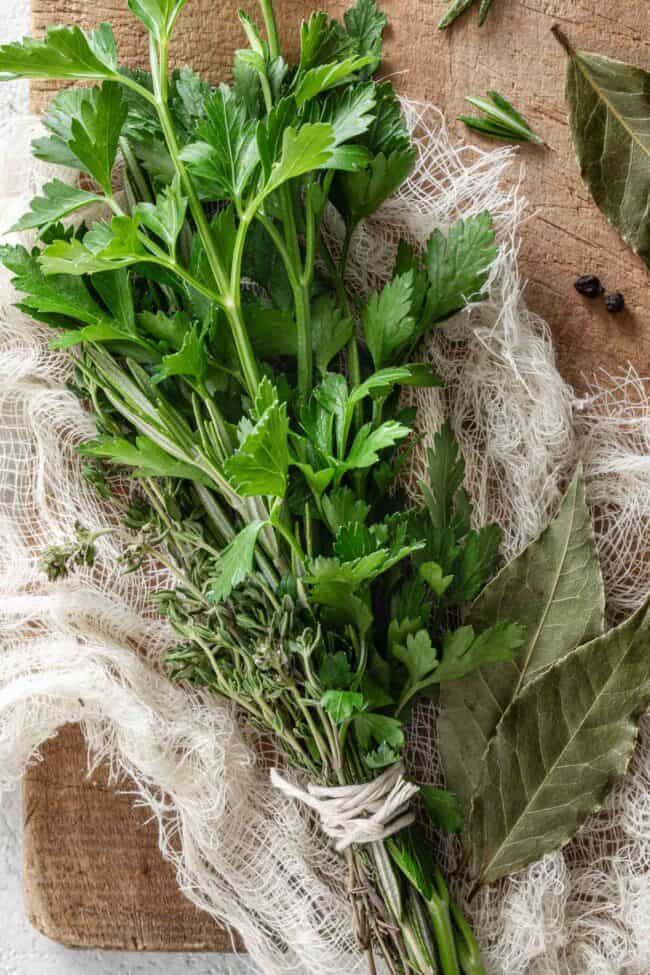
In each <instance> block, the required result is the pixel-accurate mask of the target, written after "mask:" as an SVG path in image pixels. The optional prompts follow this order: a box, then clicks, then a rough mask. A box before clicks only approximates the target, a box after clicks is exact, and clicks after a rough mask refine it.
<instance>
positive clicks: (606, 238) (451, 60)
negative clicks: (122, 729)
mask: <svg viewBox="0 0 650 975" xmlns="http://www.w3.org/2000/svg"><path fill="white" fill-rule="evenodd" d="M380 3H381V6H382V7H383V9H384V10H385V11H386V13H387V14H388V17H389V21H390V30H389V32H388V34H387V42H386V50H387V64H386V67H385V73H386V74H389V73H394V80H395V83H396V85H397V87H398V89H399V90H400V91H402V92H404V93H405V94H408V95H409V96H411V97H415V98H420V99H427V100H430V101H432V102H433V103H435V104H437V105H438V106H440V108H441V109H442V110H443V111H444V112H445V114H446V115H447V117H448V119H449V120H451V121H450V124H451V128H452V131H453V132H454V134H455V135H458V137H459V138H462V137H464V136H465V133H464V131H463V127H462V126H461V125H460V124H459V123H456V122H454V121H453V119H455V116H456V115H457V114H458V113H459V112H460V111H461V110H463V97H464V95H466V94H484V93H485V92H486V91H487V90H488V89H492V88H495V89H497V90H498V91H500V92H501V93H502V94H504V95H505V96H506V97H508V98H510V99H511V100H512V101H513V102H514V104H515V105H516V106H517V107H518V108H519V109H520V110H521V111H522V112H523V113H524V114H525V115H526V116H527V117H528V118H529V120H530V122H531V124H532V125H533V127H534V128H535V129H536V130H537V131H538V132H540V134H542V135H543V137H544V138H545V140H546V142H547V143H548V146H549V147H550V148H548V149H539V148H535V147H524V148H523V149H522V150H521V159H522V161H523V162H524V164H525V167H526V174H525V178H524V191H525V193H526V195H527V197H528V199H529V201H530V209H529V218H528V221H527V222H526V223H525V225H524V226H523V228H522V245H521V255H520V270H521V275H522V278H523V279H524V280H526V281H527V282H528V288H527V300H528V304H529V306H530V307H531V308H532V309H533V310H534V311H536V312H538V313H539V314H540V315H541V316H542V317H544V318H545V319H546V320H547V321H548V322H549V323H550V325H551V328H552V330H553V335H554V339H555V343H556V348H557V354H558V362H559V365H560V368H561V370H562V372H563V373H564V375H565V376H566V377H567V379H569V380H570V381H571V382H572V383H574V385H575V386H576V387H578V388H584V384H585V378H586V379H589V377H591V376H592V375H593V374H594V373H595V372H596V371H598V370H599V369H601V368H605V369H607V370H608V371H610V372H616V371H618V370H622V369H624V368H625V367H626V364H627V363H628V361H631V362H632V363H633V364H634V365H635V366H636V367H637V369H638V370H639V371H640V372H641V373H642V374H644V375H650V289H649V288H648V272H647V269H646V267H645V265H644V264H643V262H642V261H641V260H640V259H639V258H637V257H636V256H635V255H634V254H633V253H632V252H631V251H630V250H629V249H628V248H627V247H626V246H625V244H623V243H622V241H621V240H620V238H619V237H618V235H617V233H616V232H615V231H614V230H613V228H611V227H610V226H609V225H608V223H607V222H606V220H605V219H604V217H603V216H602V215H601V214H600V212H599V211H598V210H597V208H596V206H595V204H594V203H593V201H592V200H591V198H590V196H589V193H588V192H587V190H586V189H585V187H584V186H583V184H582V182H581V180H580V176H579V173H578V169H577V165H576V162H575V158H574V154H573V150H572V148H571V143H570V135H569V131H568V126H567V119H566V110H565V106H564V99H563V75H564V60H565V59H564V54H563V52H562V51H561V50H560V48H559V47H558V45H557V43H556V41H555V40H554V39H553V37H552V36H551V33H550V27H551V25H552V24H553V23H554V22H558V23H560V24H561V26H562V27H563V28H564V30H565V31H566V32H567V33H568V34H569V35H570V37H571V39H572V40H573V42H574V43H575V45H576V46H577V47H580V48H584V49H587V50H594V51H599V52H601V53H604V54H608V55H610V56H612V57H617V58H620V59H622V60H627V61H631V62H635V63H637V64H639V65H641V66H642V67H644V68H646V69H650V22H649V17H648V2H647V0H616V3H615V4H612V2H611V0H494V4H493V8H492V12H491V13H490V16H489V18H488V22H487V23H486V25H485V26H484V27H483V28H482V29H481V30H479V29H478V28H477V25H476V15H475V12H472V13H470V14H469V15H468V16H466V17H465V18H464V20H463V21H462V22H459V23H457V24H456V26H455V27H454V28H453V29H452V30H451V31H447V32H444V33H441V32H438V31H437V30H436V24H437V21H438V19H439V17H440V15H441V12H442V11H443V10H444V5H443V4H442V0H383V2H381V0H380ZM347 5H348V4H344V3H341V2H340V0H335V2H329V3H320V4H314V3H313V2H308V0H276V9H277V14H278V20H279V23H280V25H281V33H282V34H283V35H284V37H286V38H291V39H292V43H293V47H294V52H295V37H296V28H297V26H298V24H299V22H300V20H301V19H303V18H304V17H305V16H306V15H308V14H309V13H310V12H311V10H312V9H314V6H320V7H323V8H325V9H327V10H328V11H329V12H330V13H331V14H332V15H335V16H339V15H340V14H341V12H342V10H344V9H345V7H346V6H347ZM239 6H240V0H225V2H222V3H215V2H214V0H189V3H188V6H187V7H186V9H185V10H184V12H183V14H182V15H181V18H180V20H179V25H178V31H177V37H176V41H175V46H174V52H173V55H174V59H175V62H176V63H177V64H183V63H188V64H191V65H192V66H193V67H195V68H197V69H198V70H200V71H202V72H203V73H204V74H205V75H206V76H207V77H209V78H210V79H211V80H212V81H218V80H222V79H224V78H227V77H228V73H229V66H230V63H231V58H232V52H233V51H234V50H235V49H236V48H237V47H239V46H242V45H243V43H244V42H243V37H242V34H241V31H240V29H239V27H238V23H237V19H236V10H237V8H238V7H239ZM246 6H247V7H248V8H250V9H251V10H252V9H253V7H254V4H252V3H247V4H246ZM614 7H615V8H616V9H615V16H614V15H613V14H614ZM32 9H33V21H34V28H35V30H36V31H41V30H42V29H43V28H44V27H45V26H46V25H47V24H52V23H65V24H70V23H79V24H81V25H82V26H84V27H91V26H95V25H96V24H98V23H99V22H100V21H102V20H108V21H110V22H111V23H112V24H113V26H114V28H115V32H116V35H117V38H118V42H119V46H120V51H121V53H122V56H123V59H124V61H125V62H126V63H129V64H132V65H143V64H144V59H145V45H144V43H143V32H142V31H140V30H139V29H138V27H137V25H136V22H135V21H134V20H133V18H132V16H131V15H130V14H129V13H128V11H127V9H126V0H32ZM32 91H33V95H32V97H33V105H34V107H35V108H36V109H40V108H42V106H43V105H44V103H45V102H46V100H47V98H48V97H49V95H50V94H51V88H49V87H48V86H46V85H34V87H33V89H32ZM483 145H484V146H485V147H487V146H489V145H492V144H491V143H483ZM513 178H515V176H514V174H513ZM584 273H595V274H599V275H600V276H601V278H602V279H603V281H604V282H605V284H606V286H607V288H608V289H609V290H612V291H617V290H618V291H622V292H623V293H624V294H625V297H626V301H627V309H628V310H627V311H626V313H625V314H624V315H620V316H617V317H614V316H610V315H608V314H607V313H606V312H605V311H604V309H603V307H602V305H601V304H600V303H593V302H591V303H590V302H588V301H587V300H585V299H582V298H580V297H579V296H578V295H577V294H576V292H575V290H574V289H573V281H574V280H575V278H576V277H577V276H578V275H580V274H584ZM85 764H86V763H85V753H84V749H83V745H82V742H81V739H80V737H79V735H78V733H77V732H76V731H74V730H73V729H66V730H65V732H64V733H62V734H61V735H59V737H58V739H56V740H55V741H53V742H51V743H50V744H49V745H48V746H47V747H46V748H45V749H44V761H43V762H42V763H40V764H38V765H36V766H35V767H34V768H33V769H32V770H30V772H29V773H28V774H27V777H26V780H25V892H26V904H27V911H28V913H29V916H30V918H31V920H32V921H33V922H34V923H35V924H36V926H37V927H39V928H40V929H41V930H42V931H44V932H45V933H46V934H48V935H49V936H50V937H52V938H54V939H56V940H58V941H61V942H63V943H64V944H68V945H83V946H98V947H107V948H108V947H110V948H117V947H119V948H137V949H149V950H152V949H164V950H199V949H203V948H211V949H213V950H223V949H224V948H226V947H227V945H228V943H229V942H228V941H227V939H226V938H225V936H224V934H223V932H221V931H219V930H218V929H217V928H216V927H215V925H214V924H213V923H212V922H211V921H209V920H208V919H207V918H206V917H205V916H202V915H199V914H198V912H196V911H195V910H194V909H193V908H192V907H191V906H190V905H189V904H188V903H187V902H186V901H184V900H183V899H182V898H181V896H180V894H178V892H177V891H176V888H175V884H174V879H173V875H172V871H171V870H170V868H169V866H168V865H166V864H164V863H163V862H162V860H161V858H160V856H159V854H158V852H157V848H156V837H155V834H154V832H153V829H152V827H151V826H145V825H143V821H144V818H145V814H144V813H143V812H142V811H141V810H140V811H134V810H133V808H132V804H131V800H130V799H129V798H128V796H127V797H125V796H117V797H116V796H114V795H113V794H112V793H111V792H110V791H106V786H105V780H104V782H102V778H101V777H99V778H97V779H95V780H93V781H92V782H89V781H87V779H86V778H85V775H84V772H83V770H84V768H85Z"/></svg>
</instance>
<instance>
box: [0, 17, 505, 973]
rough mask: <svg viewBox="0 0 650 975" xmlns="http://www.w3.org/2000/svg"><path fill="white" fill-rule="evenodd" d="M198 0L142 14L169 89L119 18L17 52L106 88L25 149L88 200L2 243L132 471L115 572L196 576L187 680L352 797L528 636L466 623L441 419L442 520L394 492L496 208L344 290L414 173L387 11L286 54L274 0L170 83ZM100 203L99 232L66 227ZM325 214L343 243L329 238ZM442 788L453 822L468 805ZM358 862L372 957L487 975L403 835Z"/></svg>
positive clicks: (189, 608) (360, 922)
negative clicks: (420, 351)
mask: <svg viewBox="0 0 650 975" xmlns="http://www.w3.org/2000/svg"><path fill="white" fill-rule="evenodd" d="M184 5H185V0H129V6H130V8H131V10H132V12H133V13H134V14H135V16H136V17H137V18H138V19H139V20H141V21H142V23H143V24H144V25H145V26H146V28H147V30H148V32H149V43H150V60H151V71H150V73H145V72H139V71H138V72H134V71H130V70H127V69H125V68H123V67H120V65H119V63H118V57H117V52H116V48H115V43H114V39H113V35H112V31H111V28H110V27H109V26H108V25H107V24H103V25H102V26H101V27H99V28H98V29H97V30H95V31H92V32H89V33H85V32H83V31H82V30H80V29H79V28H72V29H67V28H52V29H51V30H49V31H48V33H47V35H46V37H45V38H44V39H42V40H31V39H27V40H25V41H24V42H23V43H19V44H11V45H8V46H5V47H4V48H2V49H0V72H1V73H2V76H3V77H5V78H7V77H17V76H21V77H30V78H33V77H40V78H52V79H73V80H77V81H83V82H88V81H92V82H95V85H94V86H92V87H69V88H66V89H64V90H63V91H61V92H60V93H59V94H58V95H56V97H55V98H54V100H53V102H52V104H51V106H50V109H49V111H48V113H47V115H46V117H45V120H44V124H45V127H46V129H47V133H48V134H47V135H46V136H45V137H44V138H41V139H39V140H37V142H36V143H35V145H34V151H35V154H36V155H37V156H38V158H40V159H44V160H46V161H48V162H54V163H61V164H64V165H66V166H73V167H74V168H76V169H79V170H80V171H81V172H82V173H83V174H85V180H84V188H81V187H79V186H71V185H68V184H66V183H63V182H61V181H58V180H54V181H52V182H50V183H48V184H47V185H46V186H45V187H44V189H43V195H42V196H39V197H37V198H36V199H35V200H34V201H33V203H32V205H31V210H30V212H29V213H27V214H26V215H25V216H24V217H23V218H22V219H21V220H20V221H19V223H18V225H17V228H16V229H19V230H34V231H36V233H37V235H38V238H39V243H38V245H37V246H36V247H35V248H34V249H33V250H32V251H31V252H30V251H28V250H26V249H25V248H23V247H19V246H17V247H10V246H5V247H3V248H2V252H1V256H2V260H3V261H4V263H5V264H6V265H7V267H8V268H10V270H11V271H12V272H13V274H14V281H15V285H16V287H17V289H18V290H19V291H20V292H22V295H23V297H22V303H21V307H22V308H24V309H25V310H27V311H28V312H29V313H30V314H31V315H32V316H34V317H35V318H37V319H39V320H42V321H44V322H46V323H48V324H50V325H52V326H54V327H56V328H57V329H58V330H59V334H58V336H57V337H56V338H55V339H54V342H53V344H54V346H55V347H56V348H59V349H71V350H73V354H74V356H75V363H76V383H75V385H76V389H77V391H78V392H79V395H81V396H82V397H83V398H84V400H86V401H87V402H88V404H89V405H90V406H91V408H92V410H93V412H94V415H95V418H96V424H97V436H96V437H95V438H94V439H93V440H92V441H91V442H89V443H85V444H84V445H82V446H81V448H80V450H81V452H82V454H83V455H85V457H86V458H88V464H87V466H86V468H85V470H86V474H87V477H88V478H89V480H91V481H92V482H93V483H94V484H95V485H96V486H97V488H98V489H99V490H100V491H101V492H102V493H104V495H110V494H111V492H112V490H113V488H112V486H111V473H112V472H113V470H114V469H115V468H117V469H118V470H123V469H124V468H128V469H130V470H131V471H132V472H133V475H134V476H135V477H137V479H138V486H139V490H138V492H137V494H136V496H135V500H133V501H132V503H131V504H130V505H129V507H128V510H126V512H125V515H124V519H125V521H126V523H127V524H128V525H129V526H130V527H132V528H133V529H134V531H136V532H137V541H136V542H134V544H133V546H132V547H131V549H130V551H129V552H128V553H127V556H126V557H125V571H127V570H128V568H129V566H131V565H134V564H138V563H139V562H140V561H141V560H142V559H143V558H144V557H145V555H149V554H153V555H154V556H155V558H156V559H157V560H158V561H159V562H161V563H163V564H165V565H167V566H168V567H169V569H170V571H171V572H172V573H173V575H174V577H175V578H176V580H177V585H176V587H175V588H174V589H173V590H170V591H165V592H159V593H158V595H157V604H158V607H159V609H160V612H161V613H163V614H165V615H166V616H167V618H168V619H169V621H170V622H171V625H172V626H173V628H174V630H175V631H176V632H177V634H178V635H179V639H180V642H179V645H178V646H177V647H175V648H174V649H173V650H172V651H171V652H170V653H169V654H168V658H167V664H168V667H169V671H170V674H171V675H172V676H173V677H174V678H175V679H177V680H183V681H189V682H191V683H193V684H196V685H200V686H202V687H207V688H210V689H211V690H213V691H214V692H215V693H217V694H219V695H222V696H223V697H225V698H227V699H229V700H231V701H232V702H234V704H236V705H237V707H238V708H239V709H240V711H241V714H242V715H245V716H246V717H247V718H248V720H249V721H250V722H251V723H252V724H253V725H254V726H255V727H257V728H259V729H262V730H263V731H265V732H272V733H273V734H274V735H275V738H276V740H277V742H278V744H279V746H280V747H281V750H282V752H283V754H284V757H285V759H286V762H287V763H288V764H289V765H290V766H292V767H294V768H295V769H297V770H299V771H300V772H302V773H304V775H305V776H306V777H307V779H308V780H309V781H310V782H312V783H316V784H320V785H324V786H327V785H346V784H362V783H364V782H368V781H371V780H373V779H375V778H377V777H378V776H380V775H381V773H382V770H384V769H387V768H391V767H393V766H395V764H396V763H398V762H400V757H401V752H402V749H403V747H404V741H405V725H407V724H408V721H409V714H410V710H411V708H412V706H413V704H414V702H415V701H416V699H417V698H418V697H419V696H420V695H423V694H431V693H434V692H435V690H436V688H437V687H438V686H439V685H440V684H441V683H443V682H446V681H451V680H455V679H457V678H460V677H463V676H464V675H466V674H468V673H469V672H470V671H473V670H474V669H476V668H477V667H479V666H481V665H484V664H488V663H491V662H494V661H499V660H503V659H507V658H510V657H511V656H512V655H513V653H514V651H515V650H516V649H517V647H518V646H519V645H520V643H521V641H522V637H521V634H520V629H519V627H518V626H517V625H516V624H515V623H511V622H509V621H505V622H499V623H498V624H496V625H494V626H488V627H477V628H474V627H472V626H470V625H463V622H462V610H463V607H465V606H466V605H467V604H468V603H469V602H470V601H471V600H473V599H474V598H475V597H476V596H477V595H478V594H479V593H480V592H481V590H482V588H483V587H484V585H485V583H486V582H487V580H488V579H489V578H490V576H491V575H492V574H493V571H494V568H495V565H496V561H497V558H498V551H499V541H500V532H499V529H498V528H497V527H496V526H494V525H489V526H487V527H485V528H483V529H481V530H475V529H474V528H473V527H472V525H471V518H472V506H471V503H470V501H469V498H468V495H467V493H466V492H465V490H464V488H463V475H464V469H463V463H462V460H461V459H460V457H459V453H458V449H457V446H456V444H455V441H454V437H453V435H452V432H451V429H450V427H448V426H446V427H444V428H443V429H442V430H441V431H440V433H439V434H438V436H437V438H436V442H435V446H434V449H433V450H432V451H431V453H430V470H429V478H428V482H427V483H426V484H425V485H423V491H424V497H425V501H426V504H425V505H424V506H423V507H422V508H421V509H417V510H409V509H408V508H407V507H406V505H405V501H404V499H403V498H402V496H401V494H400V490H399V484H398V475H399V471H400V468H401V466H402V465H403V464H404V462H405V460H406V458H407V457H408V444H409V436H410V435H411V429H412V424H413V420H414V416H413V413H412V411H409V410H406V409H403V408H402V407H401V406H400V389H401V388H402V387H404V386H408V385H435V384H436V383H437V379H436V376H435V375H434V374H433V373H432V371H431V369H430V368H429V367H428V366H427V365H425V364H421V363H417V362H414V361H413V353H414V350H415V349H416V347H417V345H418V342H419V340H420V338H421V337H422V336H423V335H424V334H425V332H426V331H427V330H428V329H430V328H431V327H433V326H436V325H438V324H439V323H441V322H442V321H444V320H445V319H446V318H447V317H448V316H450V315H452V314H453V313H455V312H457V311H458V310H460V309H461V308H463V307H464V305H465V304H466V301H467V300H468V298H469V299H471V298H479V297H480V296H481V295H482V293H483V292H484V289H485V286H486V281H487V275H488V269H489V267H490V264H491V262H492V260H493V259H494V256H495V254H496V247H495V241H494V232H493V229H492V225H491V220H490V217H489V215H488V214H486V213H485V214H481V215H480V216H478V217H476V218H473V219H469V220H467V221H464V222H463V221H459V222H458V223H457V224H455V225H454V226H452V228H451V229H450V231H449V234H448V236H447V237H445V236H443V235H442V234H441V233H439V232H436V233H434V234H433V236H432V237H431V239H430V240H429V243H428V246H427V248H426V252H425V253H424V254H423V255H418V254H416V253H415V252H414V251H413V250H412V249H411V248H410V247H409V246H408V245H407V244H406V243H403V244H402V245H400V248H399V251H398V254H397V259H396V265H395V271H394V275H393V277H392V279H391V280H390V281H389V282H388V283H387V284H386V286H385V287H384V288H382V289H381V290H380V291H378V292H377V293H374V294H371V295H370V296H369V297H367V298H365V299H360V298H359V297H357V296H354V295H352V294H350V293H349V291H348V290H347V288H346V259H347V254H348V249H349V246H350V242H351V239H352V237H353V234H354V232H355V229H356V228H357V226H358V224H359V222H360V221H362V220H363V219H365V218H367V217H369V216H370V215H372V214H373V213H374V212H375V211H376V210H377V208H378V207H379V206H380V205H381V203H382V202H383V201H384V200H386V199H387V197H388V196H390V195H391V194H392V193H393V192H394V191H395V190H396V189H397V188H398V187H399V185H400V184H401V183H402V181H403V180H404V179H405V178H406V177H407V176H408V174H409V172H410V170H411V168H412V166H413V163H414V149H413V148H412V146H411V144H410V139H409V133H408V131H407V129H406V127H405V124H404V121H403V118H402V115H401V112H400V106H399V102H398V100H397V99H396V96H395V94H394V92H393V89H392V87H391V84H390V83H389V82H382V83H377V82H375V81H373V80H372V76H373V73H374V72H375V70H376V68H377V66H378V64H379V61H380V57H381V45H382V31H383V28H384V26H385V23H386V20H385V17H384V15H383V14H382V13H380V12H379V11H378V10H377V8H376V6H375V3H374V0H359V2H358V3H357V5H356V6H355V7H353V8H352V9H350V10H349V11H348V12H347V13H346V15H345V17H344V22H343V23H342V24H340V23H337V22H336V21H333V20H331V19H330V18H329V17H328V16H327V15H326V14H324V13H315V14H313V15H312V16H311V17H310V18H309V20H308V21H306V22H305V23H303V25H302V28H301V32H300V59H299V63H298V64H297V65H296V66H293V67H290V66H289V65H288V64H287V63H286V62H285V61H284V60H283V58H282V56H281V53H280V49H279V43H278V32H277V27H276V21H275V18H274V13H273V9H272V5H271V3H270V2H269V0H262V2H261V4H260V6H261V12H262V16H263V21H264V26H265V37H264V36H263V35H262V33H261V32H260V30H259V28H258V26H257V24H256V23H255V22H254V20H253V19H251V18H250V17H249V16H247V15H246V14H241V15H240V17H241V23H242V26H243V30H244V32H245V34H246V37H247V39H248V45H249V46H248V47H247V48H245V49H243V50H241V51H238V52H237V54H236V57H235V63H234V69H233V77H234V83H233V85H232V86H227V85H221V86H220V87H218V88H215V89H213V88H211V87H210V85H208V84H206V83H205V82H204V81H202V80H201V79H200V78H199V77H197V76H196V75H195V74H194V73H193V72H192V71H191V70H189V69H187V68H185V69H183V70H180V71H171V72H170V71H169V70H168V47H169V39H170V35H171V33H172V30H173V27H174V24H175V22H176V19H177V17H178V15H179V13H180V11H181V9H182V8H183V6H184ZM116 163H118V164H119V165H120V166H121V168H122V170H123V171H122V173H121V179H122V181H123V185H124V190H125V192H124V193H123V194H122V193H118V192H116V189H115V187H116V186H117V185H118V183H119V179H118V177H116V173H115V169H116ZM98 205H99V206H102V207H104V213H105V214H106V215H105V216H104V217H103V218H102V219H98V220H96V221H95V222H93V223H91V224H90V225H89V226H88V225H86V224H85V223H81V224H79V225H77V226H75V225H74V224H73V223H70V222H67V218H69V217H71V216H72V215H75V214H77V213H78V212H79V211H83V210H84V208H86V207H89V206H93V207H96V206H98ZM332 207H333V208H335V209H336V211H338V213H339V214H340V217H341V218H342V220H343V221H344V224H345V235H344V240H343V245H342V248H340V250H337V249H334V248H332V247H329V246H328V243H327V241H326V239H325V237H324V234H323V221H324V216H325V212H326V210H327V209H328V208H332ZM64 221H66V222H64ZM116 500H117V501H118V503H119V498H118V499H116ZM93 542H94V539H93V538H92V537H89V536H88V533H87V532H85V531H84V529H83V526H80V529H79V533H78V538H77V539H76V540H73V542H71V544H70V546H68V547H66V548H65V549H60V548H57V549H56V550H52V551H50V552H49V553H48V557H47V567H48V571H49V573H50V575H51V576H52V578H55V577H59V576H60V575H62V574H64V573H65V572H66V571H68V569H70V568H71V567H72V566H73V565H74V564H78V563H87V562H88V561H89V560H92V557H93ZM423 798H424V805H425V806H426V808H427V809H428V810H429V812H430V813H431V814H432V816H433V818H434V820H435V821H436V822H437V824H438V825H440V826H442V827H443V828H445V827H446V828H452V829H457V828H458V827H459V822H458V813H457V810H456V807H455V805H454V801H453V797H452V796H451V794H448V793H444V792H440V791H437V790H433V789H424V790H423ZM389 832H390V830H389ZM347 856H348V860H349V877H350V897H351V900H352V906H353V914H354V923H355V930H356V932H357V935H358V938H359V941H360V943H361V945H362V947H363V949H364V950H365V951H366V953H367V957H368V963H369V967H370V970H374V957H375V954H376V953H380V954H381V955H383V957H384V958H385V960H386V962H387V964H388V966H389V968H390V970H391V971H393V972H400V973H401V972H407V971H409V972H412V971H417V972H420V973H426V972H435V971H437V970H441V971H442V972H444V973H445V975H456V973H458V972H460V971H461V970H462V971H464V972H467V973H478V972H481V971H483V968H482V963H481V961H480V953H479V950H478V947H477V945H476V942H475V940H474V938H473V937H472V934H471V931H470V930H469V927H468V925H467V923H466V922H465V920H464V919H463V917H462V914H461V913H460V912H459V910H458V909H457V907H456V906H455V905H454V904H453V902H452V901H451V899H450V896H449V893H448V890H447V887H446V884H445V881H444V880H443V878H442V875H441V874H440V871H439V870H438V869H437V867H435V865H433V863H431V862H430V853H429V850H428V847H427V846H426V845H424V844H423V843H422V842H421V839H420V837H419V835H418V833H417V831H416V829H415V828H414V827H412V828H409V829H407V830H402V831H400V832H398V833H396V834H395V835H393V836H391V837H390V839H388V840H387V842H386V843H385V844H384V843H379V842H376V843H372V844H369V845H359V846H354V847H352V848H350V849H348V851H347Z"/></svg>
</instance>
